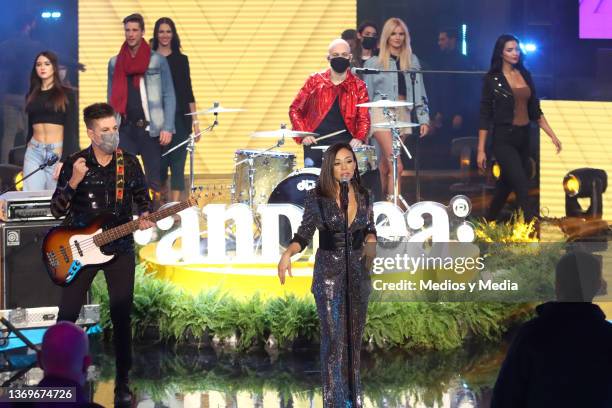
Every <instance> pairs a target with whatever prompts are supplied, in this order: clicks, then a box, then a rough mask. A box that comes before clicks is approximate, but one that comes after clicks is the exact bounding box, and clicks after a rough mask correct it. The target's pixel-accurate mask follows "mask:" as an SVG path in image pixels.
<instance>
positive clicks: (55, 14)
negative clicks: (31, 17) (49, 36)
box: [40, 10, 62, 20]
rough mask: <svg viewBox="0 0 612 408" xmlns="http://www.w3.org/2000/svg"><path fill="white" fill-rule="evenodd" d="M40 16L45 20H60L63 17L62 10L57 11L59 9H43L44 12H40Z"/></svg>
mask: <svg viewBox="0 0 612 408" xmlns="http://www.w3.org/2000/svg"><path fill="white" fill-rule="evenodd" d="M40 16H41V17H42V18H43V19H45V20H49V19H53V20H58V19H60V18H61V17H62V12H61V11H57V10H52V11H48V10H47V11H43V12H42V13H40Z"/></svg>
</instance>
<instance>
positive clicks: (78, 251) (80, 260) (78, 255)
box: [42, 197, 198, 286]
mask: <svg viewBox="0 0 612 408" xmlns="http://www.w3.org/2000/svg"><path fill="white" fill-rule="evenodd" d="M197 204H198V200H197V199H196V198H194V197H190V198H189V199H188V200H187V201H184V202H181V203H178V204H175V205H172V206H170V207H167V208H164V209H162V210H159V211H157V212H154V213H152V214H149V215H148V216H146V218H147V219H148V220H151V221H153V222H156V221H159V220H162V219H164V218H166V217H169V216H171V215H174V214H176V213H177V212H179V211H182V210H185V209H187V208H189V207H193V206H196V205H197ZM109 221H112V216H109V215H102V216H99V217H97V218H95V219H94V221H92V222H91V223H90V224H89V225H88V226H87V227H82V228H75V227H64V226H60V227H55V228H52V229H51V230H50V231H49V232H48V233H47V235H46V237H45V239H44V241H43V245H42V249H43V262H44V264H45V266H46V268H47V272H48V273H49V276H50V277H51V280H52V281H53V282H54V283H55V284H57V285H60V286H68V285H70V283H71V282H73V281H74V279H75V278H76V277H77V275H78V273H79V272H80V271H81V270H82V269H83V268H84V267H86V266H90V265H102V264H104V263H107V262H109V261H110V260H111V259H113V258H114V254H110V253H105V252H104V250H103V249H102V247H103V246H104V245H106V244H108V243H110V242H113V241H115V240H117V239H119V238H122V237H125V236H126V235H129V234H131V233H133V232H134V231H136V230H137V229H138V226H139V222H138V220H133V221H130V222H127V223H125V224H122V225H119V226H116V227H113V228H106V226H107V225H109Z"/></svg>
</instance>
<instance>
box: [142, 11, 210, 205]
mask: <svg viewBox="0 0 612 408" xmlns="http://www.w3.org/2000/svg"><path fill="white" fill-rule="evenodd" d="M154 33H155V36H154V37H153V40H152V41H151V46H152V48H153V49H154V50H155V51H156V52H158V53H159V54H161V55H163V56H165V57H166V59H167V60H168V65H169V66H170V71H171V72H172V81H173V82H174V92H175V94H176V115H175V127H176V133H175V134H174V137H173V138H172V142H171V143H170V144H169V145H168V146H167V148H166V149H165V150H170V149H171V148H173V147H174V146H176V145H178V144H179V143H182V142H184V141H185V140H186V139H187V138H188V137H189V134H190V133H191V132H192V126H193V134H194V135H196V139H195V141H196V142H198V141H199V140H200V136H199V134H200V125H199V121H198V117H197V116H196V115H189V116H185V115H186V114H187V113H193V112H196V110H197V109H196V103H195V98H194V97H193V89H192V87H191V74H190V72H189V59H188V58H187V56H186V55H185V54H183V53H182V52H181V40H180V38H179V35H178V33H177V32H176V26H175V25H174V21H172V19H170V18H168V17H162V18H160V19H159V20H157V21H156V22H155V30H154ZM185 147H186V146H182V147H179V148H178V149H176V150H175V151H173V152H172V153H170V154H169V155H167V156H164V157H162V159H161V181H162V184H165V183H166V181H167V180H168V168H170V172H171V174H172V176H171V178H170V189H171V191H172V192H171V194H170V197H169V198H170V201H180V196H181V192H183V191H185V159H186V157H187V150H186V149H185Z"/></svg>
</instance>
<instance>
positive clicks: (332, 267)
mask: <svg viewBox="0 0 612 408" xmlns="http://www.w3.org/2000/svg"><path fill="white" fill-rule="evenodd" d="M342 179H345V180H350V182H348V183H347V184H348V186H347V187H346V188H347V190H348V194H347V196H348V197H347V201H348V224H349V229H348V231H349V238H350V241H351V243H352V244H349V249H348V251H349V254H348V258H349V260H350V261H349V278H350V283H349V286H348V287H350V291H349V294H348V301H349V302H350V303H349V305H350V306H349V307H348V310H349V311H350V315H351V316H350V317H351V319H350V321H351V323H350V330H351V333H350V339H349V341H350V343H351V353H352V354H351V356H352V357H351V360H350V361H352V364H351V366H352V367H351V368H352V370H350V372H349V360H348V358H347V350H346V349H345V347H346V345H347V344H348V341H347V339H346V337H347V312H346V310H347V307H346V305H347V290H346V288H347V275H346V264H345V262H346V261H345V245H344V243H345V239H344V225H345V217H344V213H343V211H342V210H341V207H342V199H341V188H342V187H341V183H340V181H341V180H342ZM345 191H346V190H345ZM344 202H346V201H344ZM315 230H319V248H318V250H317V253H316V258H315V265H314V272H313V281H312V289H311V290H312V293H313V294H314V297H315V301H316V304H317V313H318V315H319V320H320V327H321V376H322V381H323V404H324V406H325V407H342V408H344V407H347V406H352V407H361V406H363V399H362V395H361V383H360V381H359V366H360V358H359V355H360V351H361V337H362V334H363V329H364V326H365V320H366V312H367V308H368V298H369V294H370V287H371V286H370V277H369V274H368V270H367V268H366V265H367V263H368V262H366V259H371V258H372V255H373V253H372V251H371V250H373V248H374V246H375V242H376V229H375V226H374V214H373V210H372V203H371V201H370V198H369V193H368V191H367V190H366V189H365V188H363V187H362V186H361V184H360V179H359V169H358V168H357V160H356V158H355V153H354V152H353V150H352V149H351V146H350V145H349V144H348V143H337V144H335V145H333V146H332V147H330V148H329V149H327V151H326V152H325V155H324V157H323V167H322V168H321V176H320V178H319V181H318V183H317V186H316V188H314V189H312V190H310V191H309V192H308V195H307V196H306V199H305V201H304V215H303V218H302V224H301V225H300V227H299V229H298V231H297V233H296V234H295V236H294V237H293V240H292V241H291V243H290V245H289V247H287V250H286V251H285V252H284V253H283V255H282V257H281V259H280V262H279V263H278V276H279V279H280V282H281V284H284V283H285V274H286V273H287V272H288V273H289V276H291V257H292V256H293V255H295V254H297V253H299V252H301V251H302V250H304V248H306V247H307V246H308V244H309V242H310V241H311V240H312V237H313V235H314V232H315ZM366 242H367V243H369V244H368V245H367V247H364V244H365V243H366ZM347 373H348V376H351V379H352V384H353V393H352V395H351V392H350V391H349V383H348V381H349V380H348V378H347V377H348V376H347Z"/></svg>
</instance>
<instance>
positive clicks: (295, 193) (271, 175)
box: [164, 96, 419, 238]
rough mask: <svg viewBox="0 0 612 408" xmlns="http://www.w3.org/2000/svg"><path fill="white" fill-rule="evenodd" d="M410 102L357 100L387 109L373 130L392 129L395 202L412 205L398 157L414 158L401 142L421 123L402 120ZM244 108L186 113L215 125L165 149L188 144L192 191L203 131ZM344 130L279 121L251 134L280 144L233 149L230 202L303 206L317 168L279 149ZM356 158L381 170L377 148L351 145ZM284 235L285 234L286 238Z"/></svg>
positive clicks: (361, 164) (366, 166)
mask: <svg viewBox="0 0 612 408" xmlns="http://www.w3.org/2000/svg"><path fill="white" fill-rule="evenodd" d="M412 105H413V104H412V103H410V102H405V101H392V100H387V99H384V96H383V99H380V100H377V101H375V102H368V103H363V104H359V105H357V106H359V107H366V108H379V109H382V110H383V114H384V117H385V119H386V120H387V121H386V122H382V123H374V124H372V127H373V128H378V129H388V130H391V135H392V137H393V141H392V153H391V155H390V157H389V161H391V162H392V166H393V186H394V187H393V202H394V203H395V205H398V201H399V200H401V201H402V202H403V204H404V205H405V206H406V207H408V205H407V203H406V202H405V201H404V199H403V198H402V197H401V195H400V194H399V174H398V165H397V163H398V160H400V154H401V149H402V148H403V149H404V151H405V152H406V153H407V154H408V157H410V158H412V156H411V155H410V152H409V151H408V149H407V148H406V146H405V145H404V143H403V142H402V140H401V137H400V135H401V133H400V132H401V129H402V128H409V127H415V126H419V125H418V124H415V123H410V122H401V121H398V120H397V117H398V115H397V114H396V109H397V108H411V107H412ZM241 111H244V109H235V108H225V107H222V106H221V105H220V104H219V103H218V102H215V103H214V105H213V107H211V108H209V109H206V110H203V111H199V112H194V113H190V114H188V115H196V114H198V115H199V114H204V115H211V114H212V115H214V121H213V123H212V125H210V126H208V127H207V128H205V129H204V130H202V131H201V132H200V133H199V134H191V135H189V137H188V138H187V140H185V141H184V142H182V143H181V144H179V145H177V146H174V147H173V148H172V149H170V150H168V151H167V152H165V153H164V155H167V154H169V153H170V152H172V151H174V150H176V149H178V148H180V147H181V146H184V145H185V148H186V149H187V151H188V152H189V178H190V187H191V190H192V191H193V189H194V166H193V164H194V154H195V146H196V145H195V140H196V139H197V138H198V137H199V136H200V135H202V134H203V133H205V132H211V131H212V130H213V129H214V128H215V127H216V126H217V125H218V124H219V122H218V114H219V113H227V112H241ZM342 132H345V130H339V131H337V132H333V133H330V134H328V135H324V136H321V135H319V134H317V133H313V132H302V131H295V130H290V129H287V127H286V125H284V124H281V126H280V128H279V129H275V130H268V131H259V132H254V133H252V134H251V135H250V136H251V137H252V138H266V139H277V141H276V143H275V144H274V145H272V146H271V147H269V148H267V149H238V150H236V152H235V153H234V175H233V184H232V187H231V195H232V202H234V203H244V204H247V205H249V207H251V208H252V209H253V210H255V208H256V207H257V206H258V205H260V204H266V203H270V204H275V203H290V204H295V205H298V206H302V205H303V203H304V198H305V197H306V193H307V192H308V190H311V189H313V188H314V187H315V186H316V183H317V180H318V179H319V175H320V169H319V168H314V167H312V168H308V167H307V168H302V169H296V168H295V162H296V160H295V154H293V153H288V152H283V151H280V150H278V148H280V147H281V146H282V145H284V143H285V138H288V137H291V138H293V137H301V138H303V137H307V136H312V137H315V138H316V140H317V142H318V141H323V140H325V139H327V138H330V137H332V136H335V135H337V134H340V133H342ZM313 148H314V149H322V150H325V149H327V148H328V146H313ZM353 151H354V152H355V156H356V157H357V164H358V168H359V172H360V174H362V175H363V174H364V173H365V172H367V171H370V170H375V169H376V168H377V159H376V151H375V148H374V146H370V145H362V146H359V147H355V148H353ZM285 238H286V237H285Z"/></svg>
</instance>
